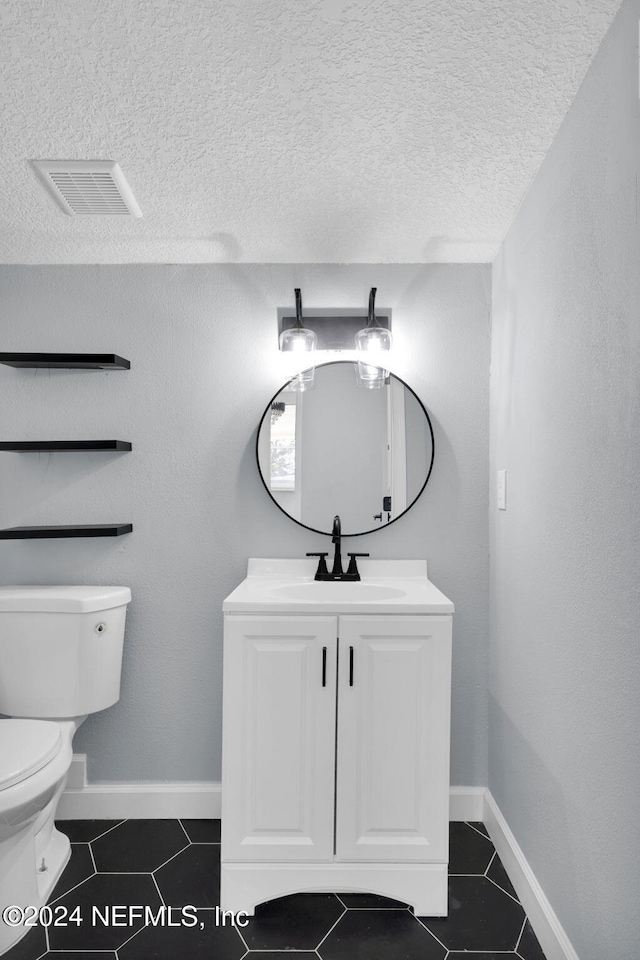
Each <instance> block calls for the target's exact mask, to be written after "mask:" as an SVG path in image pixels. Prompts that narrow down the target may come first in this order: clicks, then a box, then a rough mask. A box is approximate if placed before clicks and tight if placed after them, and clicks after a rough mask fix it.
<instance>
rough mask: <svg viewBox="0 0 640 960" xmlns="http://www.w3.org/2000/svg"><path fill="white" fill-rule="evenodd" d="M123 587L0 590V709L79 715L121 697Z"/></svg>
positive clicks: (14, 712)
mask: <svg viewBox="0 0 640 960" xmlns="http://www.w3.org/2000/svg"><path fill="white" fill-rule="evenodd" d="M130 600H131V591H130V589H129V587H86V586H82V587H80V586H78V587H71V586H70V587H65V586H53V587H48V586H38V587H0V713H5V714H8V715H9V716H11V717H35V718H38V717H49V718H53V719H56V718H62V717H78V716H82V715H84V714H87V713H95V712H96V711H97V710H104V709H105V708H106V707H110V706H111V705H112V704H114V703H115V702H116V701H117V700H118V699H119V697H120V669H121V666H122V645H123V641H124V622H125V615H126V612H127V604H128V603H129V602H130Z"/></svg>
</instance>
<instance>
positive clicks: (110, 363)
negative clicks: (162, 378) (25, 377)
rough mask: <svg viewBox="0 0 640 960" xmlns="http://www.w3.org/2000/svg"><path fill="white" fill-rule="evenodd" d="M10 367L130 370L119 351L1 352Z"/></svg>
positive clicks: (1, 357)
mask: <svg viewBox="0 0 640 960" xmlns="http://www.w3.org/2000/svg"><path fill="white" fill-rule="evenodd" d="M0 363H6V364H7V365H8V366H10V367H61V368H65V369H68V370H129V369H130V368H131V364H130V363H129V361H128V360H125V359H124V357H119V356H118V354H117V353H0Z"/></svg>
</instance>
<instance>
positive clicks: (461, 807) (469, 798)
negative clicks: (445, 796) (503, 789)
mask: <svg viewBox="0 0 640 960" xmlns="http://www.w3.org/2000/svg"><path fill="white" fill-rule="evenodd" d="M484 795H485V788H484V787H450V788H449V820H476V821H479V822H482V818H483V816H484Z"/></svg>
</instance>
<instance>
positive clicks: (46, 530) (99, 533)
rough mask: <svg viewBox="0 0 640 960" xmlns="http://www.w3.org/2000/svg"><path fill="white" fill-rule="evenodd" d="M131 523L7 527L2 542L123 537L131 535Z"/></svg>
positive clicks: (2, 534) (1, 532) (1, 534)
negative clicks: (123, 535) (60, 538)
mask: <svg viewBox="0 0 640 960" xmlns="http://www.w3.org/2000/svg"><path fill="white" fill-rule="evenodd" d="M132 530H133V524H131V523H85V524H81V525H79V526H65V527H7V528H6V529H5V530H0V540H39V539H47V540H49V539H51V538H53V537H121V536H122V534H123V533H131V531H132Z"/></svg>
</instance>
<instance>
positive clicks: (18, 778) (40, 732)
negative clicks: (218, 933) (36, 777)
mask: <svg viewBox="0 0 640 960" xmlns="http://www.w3.org/2000/svg"><path fill="white" fill-rule="evenodd" d="M61 746H62V735H61V730H60V726H59V724H57V723H55V722H53V721H51V720H0V790H6V788H7V787H12V786H13V785H14V784H16V783H21V782H22V781H23V780H26V779H27V778H28V777H30V776H31V775H32V774H34V773H36V772H37V771H38V770H41V769H42V768H43V767H46V765H47V764H48V763H49V762H50V761H51V760H53V758H54V757H55V756H56V755H57V754H58V753H59V752H60V748H61Z"/></svg>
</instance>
